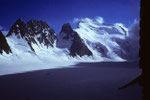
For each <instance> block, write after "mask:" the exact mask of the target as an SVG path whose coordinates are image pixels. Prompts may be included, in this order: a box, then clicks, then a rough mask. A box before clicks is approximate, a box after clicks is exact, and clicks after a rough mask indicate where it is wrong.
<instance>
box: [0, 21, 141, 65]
mask: <svg viewBox="0 0 150 100" xmlns="http://www.w3.org/2000/svg"><path fill="white" fill-rule="evenodd" d="M138 31H139V26H138V24H134V25H132V27H131V28H130V29H127V28H126V27H124V26H123V25H122V24H119V23H115V24H104V23H100V22H99V21H97V20H94V19H90V18H83V19H81V20H80V21H79V23H78V26H77V28H75V29H72V27H71V25H70V24H69V23H65V24H63V26H62V29H61V32H60V33H59V34H56V33H55V31H54V30H53V29H52V28H51V27H50V26H49V25H48V24H47V23H46V22H44V21H38V20H29V21H28V22H27V23H25V22H24V21H23V20H22V19H20V18H19V19H18V20H17V21H16V22H15V23H14V24H13V25H12V26H11V28H10V30H9V31H8V33H7V35H6V36H4V35H3V33H2V32H1V31H0V60H1V62H3V63H5V62H7V61H9V62H14V61H15V62H16V61H18V62H20V61H21V62H26V63H29V62H32V61H33V62H34V61H35V62H36V61H42V62H43V61H44V62H48V63H49V62H51V61H52V62H55V61H56V62H58V61H59V62H61V64H62V63H66V62H68V61H83V60H84V61H132V60H138V59H139V57H138V52H139V50H138V49H139V35H138V34H139V32H138ZM37 59H38V60H37ZM64 61H65V62H64ZM50 64H51V63H50Z"/></svg>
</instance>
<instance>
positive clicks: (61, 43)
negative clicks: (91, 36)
mask: <svg viewBox="0 0 150 100" xmlns="http://www.w3.org/2000/svg"><path fill="white" fill-rule="evenodd" d="M57 47H59V48H68V49H69V50H70V55H71V56H73V57H74V56H77V55H79V56H84V55H88V56H91V55H92V52H91V51H90V50H89V49H88V47H87V46H86V44H85V43H84V41H83V40H82V39H81V38H80V36H79V35H78V33H77V32H75V31H73V29H72V27H71V25H70V24H69V23H66V24H64V25H63V26H62V30H61V32H60V34H59V35H58V41H57Z"/></svg>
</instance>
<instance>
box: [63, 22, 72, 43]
mask: <svg viewBox="0 0 150 100" xmlns="http://www.w3.org/2000/svg"><path fill="white" fill-rule="evenodd" d="M60 35H61V37H62V38H63V39H65V40H68V39H69V38H73V35H74V31H73V29H72V27H71V25H70V23H66V24H63V26H62V29H61V32H60Z"/></svg>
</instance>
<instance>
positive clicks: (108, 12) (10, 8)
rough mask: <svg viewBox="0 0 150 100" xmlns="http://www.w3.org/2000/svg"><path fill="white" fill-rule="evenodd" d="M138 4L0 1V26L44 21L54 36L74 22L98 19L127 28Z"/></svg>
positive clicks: (126, 0)
mask: <svg viewBox="0 0 150 100" xmlns="http://www.w3.org/2000/svg"><path fill="white" fill-rule="evenodd" d="M139 12H140V0H0V13H1V14H0V25H1V26H3V27H5V28H6V29H9V28H10V27H11V25H12V24H13V23H14V22H15V21H16V20H17V19H18V18H22V19H23V20H24V21H25V22H27V21H28V20H30V19H36V20H43V21H46V22H47V23H48V24H49V25H50V27H52V28H53V29H54V30H55V31H56V32H57V33H59V32H60V30H61V26H62V24H64V23H67V22H70V23H71V22H72V21H73V19H74V18H84V17H89V18H94V17H96V16H101V17H103V18H104V21H105V23H108V24H111V23H115V22H121V23H123V24H125V25H126V26H127V27H128V26H129V25H130V24H131V23H132V22H133V21H134V19H137V20H139Z"/></svg>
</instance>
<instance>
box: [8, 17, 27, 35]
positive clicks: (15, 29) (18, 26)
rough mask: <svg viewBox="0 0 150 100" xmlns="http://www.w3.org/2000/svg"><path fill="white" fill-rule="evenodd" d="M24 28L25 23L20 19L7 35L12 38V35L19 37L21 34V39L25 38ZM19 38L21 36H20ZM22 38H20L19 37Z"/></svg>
mask: <svg viewBox="0 0 150 100" xmlns="http://www.w3.org/2000/svg"><path fill="white" fill-rule="evenodd" d="M24 28H25V23H24V22H23V21H22V19H20V18H19V19H18V20H17V21H16V22H15V23H14V24H13V25H12V27H11V28H10V30H9V32H8V34H7V35H6V36H7V37H8V36H11V35H12V34H15V35H18V34H19V33H20V35H21V37H23V36H24V34H25V32H24ZM18 36H19V35H18ZM18 38H20V37H18Z"/></svg>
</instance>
